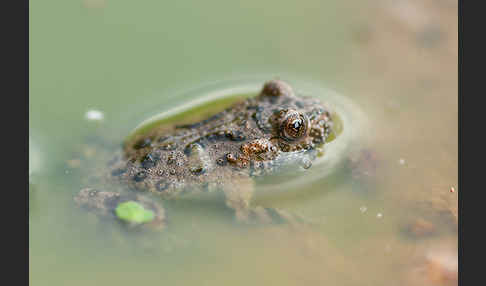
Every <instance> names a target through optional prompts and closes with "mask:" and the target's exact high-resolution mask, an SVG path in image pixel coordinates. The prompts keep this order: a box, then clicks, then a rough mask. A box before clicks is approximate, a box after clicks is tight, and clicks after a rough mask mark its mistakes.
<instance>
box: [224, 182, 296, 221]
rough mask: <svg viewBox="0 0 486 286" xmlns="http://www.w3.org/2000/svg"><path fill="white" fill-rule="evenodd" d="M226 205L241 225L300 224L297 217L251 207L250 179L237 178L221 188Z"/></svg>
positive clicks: (282, 212) (268, 209)
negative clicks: (233, 212)
mask: <svg viewBox="0 0 486 286" xmlns="http://www.w3.org/2000/svg"><path fill="white" fill-rule="evenodd" d="M222 189H223V192H224V194H225V199H226V205H227V206H228V207H229V208H231V209H233V210H234V211H235V217H236V220H237V221H238V222H242V223H291V224H296V223H301V222H303V221H304V220H303V219H302V218H300V217H299V216H297V215H294V214H291V213H289V212H286V211H284V210H280V209H276V208H265V207H262V206H251V204H250V202H251V199H252V196H253V192H254V189H255V187H254V182H253V180H252V179H251V178H250V177H244V176H241V177H237V178H234V179H233V180H232V181H231V183H228V184H224V185H223V186H222Z"/></svg>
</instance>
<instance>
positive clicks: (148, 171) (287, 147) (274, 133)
mask: <svg viewBox="0 0 486 286" xmlns="http://www.w3.org/2000/svg"><path fill="white" fill-rule="evenodd" d="M331 132H332V119H331V115H330V112H329V110H328V109H327V108H326V107H324V106H323V105H322V103H321V102H320V101H319V100H317V99H315V98H310V97H299V96H296V95H295V94H294V92H293V90H292V88H291V87H290V86H289V85H288V84H287V83H285V82H283V81H280V80H271V81H269V82H267V83H265V84H264V86H263V88H262V90H261V92H260V94H259V95H258V96H256V97H254V98H249V99H247V100H244V101H241V102H238V103H236V104H234V105H233V106H231V107H229V108H227V109H226V110H224V111H222V112H220V113H218V114H216V115H214V116H212V117H210V118H207V119H205V120H203V121H200V122H197V123H193V124H188V125H182V126H173V127H167V126H160V127H156V128H153V129H151V130H150V131H149V132H147V133H145V134H141V135H137V136H135V137H134V138H133V139H131V140H130V141H127V142H125V144H124V154H123V156H120V157H119V158H118V159H115V160H114V162H113V163H112V164H111V166H110V169H109V175H108V176H109V177H110V179H114V180H117V181H118V182H119V183H121V184H123V185H126V186H129V187H130V188H131V189H134V190H140V191H147V190H148V191H150V192H153V193H156V194H159V195H160V196H162V197H163V198H165V199H170V198H174V197H176V196H179V195H181V194H183V193H189V192H195V191H208V190H214V189H222V190H223V191H224V193H225V196H226V204H227V206H228V207H230V208H232V209H234V210H235V212H236V217H237V218H238V219H239V220H242V221H248V220H250V219H251V218H258V220H264V221H269V220H272V217H276V215H277V216H279V217H285V216H286V215H285V214H284V213H283V212H281V211H275V210H271V209H263V208H261V207H260V208H258V207H256V208H252V207H250V200H251V197H252V193H253V183H252V180H251V177H254V176H261V175H264V174H266V173H269V172H273V171H276V170H277V169H278V168H279V167H281V166H283V165H288V163H296V162H297V163H298V164H300V165H301V166H302V167H303V168H309V167H310V166H311V162H312V160H313V159H314V158H315V157H316V153H317V150H316V148H319V147H322V146H323V145H324V143H325V142H326V139H327V137H328V136H329V135H330V134H331Z"/></svg>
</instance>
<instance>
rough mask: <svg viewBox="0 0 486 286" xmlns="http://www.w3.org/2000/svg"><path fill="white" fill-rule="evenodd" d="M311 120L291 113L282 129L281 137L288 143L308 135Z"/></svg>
mask: <svg viewBox="0 0 486 286" xmlns="http://www.w3.org/2000/svg"><path fill="white" fill-rule="evenodd" d="M308 125H309V120H308V119H307V117H306V116H305V115H303V114H299V113H297V112H295V113H291V114H289V115H288V116H287V118H286V119H285V120H284V121H283V124H282V125H281V127H280V133H281V137H282V138H283V139H285V140H287V141H294V140H297V139H299V138H302V137H304V136H305V135H306V134H307V127H308Z"/></svg>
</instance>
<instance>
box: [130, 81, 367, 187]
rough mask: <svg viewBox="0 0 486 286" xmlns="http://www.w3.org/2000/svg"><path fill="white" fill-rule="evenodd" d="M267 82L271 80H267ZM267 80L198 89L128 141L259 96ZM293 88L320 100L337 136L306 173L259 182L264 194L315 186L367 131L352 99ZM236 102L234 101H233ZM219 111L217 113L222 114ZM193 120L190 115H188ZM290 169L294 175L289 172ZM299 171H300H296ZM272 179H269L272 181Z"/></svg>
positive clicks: (315, 88) (299, 85) (300, 85)
mask: <svg viewBox="0 0 486 286" xmlns="http://www.w3.org/2000/svg"><path fill="white" fill-rule="evenodd" d="M266 78H267V79H268V77H266ZM264 81H265V80H264V79H258V80H251V81H223V82H217V83H213V84H210V85H206V86H203V87H199V88H195V89H192V90H189V91H186V92H184V93H181V94H179V95H178V97H179V96H180V97H181V98H190V96H188V95H192V94H197V97H196V98H195V99H194V98H193V99H192V100H190V102H188V103H185V104H181V105H178V106H176V107H174V108H171V109H169V110H166V111H164V112H162V113H160V112H159V113H156V114H154V115H152V116H149V117H148V118H147V117H145V118H144V119H143V120H142V122H141V123H140V124H138V125H137V126H136V127H135V128H133V129H132V130H131V131H130V132H129V135H128V136H127V140H129V138H131V137H132V136H133V135H135V134H138V133H143V132H145V131H146V130H148V129H150V128H152V126H154V125H158V124H161V123H169V122H170V123H173V121H175V120H174V119H175V117H177V118H179V117H180V115H181V114H184V113H185V112H191V111H192V110H194V109H202V108H204V107H208V106H210V105H212V104H213V103H216V102H217V103H220V104H221V103H222V105H225V106H230V105H231V103H233V102H234V100H236V99H237V98H242V97H250V96H254V95H256V94H257V93H258V92H259V91H260V89H261V85H262V82H264ZM289 82H290V83H291V85H292V86H293V87H294V90H295V92H296V94H297V95H304V96H305V95H308V96H312V97H315V98H319V99H321V100H322V101H323V103H324V104H325V105H326V106H328V107H329V108H330V110H331V111H332V114H333V115H332V116H333V117H334V118H333V119H334V121H335V122H336V123H338V124H337V125H340V126H339V128H338V129H339V130H338V132H337V133H338V134H337V136H336V137H335V138H334V139H333V140H332V141H330V142H328V143H327V144H326V145H325V147H324V156H320V157H318V158H317V159H315V160H314V161H313V162H312V167H311V168H309V169H307V170H304V168H302V167H301V166H293V168H292V166H291V168H286V169H285V170H283V172H279V173H278V174H276V176H278V180H277V181H278V184H275V180H260V179H259V180H258V185H259V187H258V188H259V189H263V190H265V191H267V190H268V191H270V192H269V193H273V191H279V190H282V189H284V190H285V189H295V188H296V187H299V186H302V185H306V184H309V183H312V182H314V181H316V180H319V179H323V178H324V177H327V176H329V175H332V174H333V173H334V172H335V171H336V170H337V169H339V166H340V165H341V164H342V163H344V161H345V158H347V155H348V154H349V153H351V152H353V151H354V150H355V149H356V148H359V144H360V142H361V139H362V138H363V136H364V132H365V131H366V130H367V129H366V126H367V125H368V123H367V121H368V120H367V117H366V115H365V114H364V112H363V111H362V110H361V109H360V108H359V107H358V106H357V105H356V104H355V103H354V102H353V101H352V100H351V99H349V98H346V97H345V96H343V95H341V94H339V93H337V92H336V91H334V90H331V89H328V88H324V87H322V86H320V85H318V84H315V83H311V82H309V81H296V80H291V81H289ZM232 99H234V100H232ZM219 111H220V110H215V112H219ZM189 117H190V115H189ZM288 169H290V170H291V171H290V172H289V171H286V170H288ZM296 170H297V171H296ZM272 176H273V175H270V177H272Z"/></svg>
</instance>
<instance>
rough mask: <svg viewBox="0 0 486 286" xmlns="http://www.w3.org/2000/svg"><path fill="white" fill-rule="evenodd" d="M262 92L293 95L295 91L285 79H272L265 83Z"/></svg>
mask: <svg viewBox="0 0 486 286" xmlns="http://www.w3.org/2000/svg"><path fill="white" fill-rule="evenodd" d="M261 94H262V95H267V96H291V95H293V94H294V91H293V90H292V87H290V85H289V84H288V83H286V82H284V81H281V80H271V81H268V82H266V83H265V84H264V86H263V89H262V91H261Z"/></svg>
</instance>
